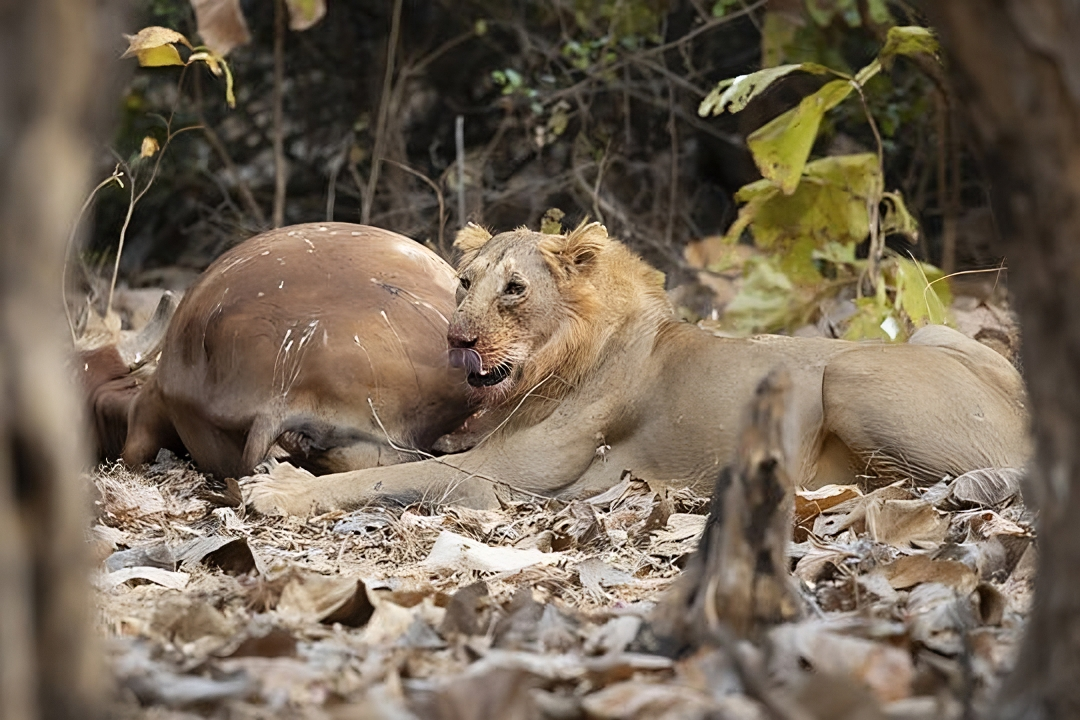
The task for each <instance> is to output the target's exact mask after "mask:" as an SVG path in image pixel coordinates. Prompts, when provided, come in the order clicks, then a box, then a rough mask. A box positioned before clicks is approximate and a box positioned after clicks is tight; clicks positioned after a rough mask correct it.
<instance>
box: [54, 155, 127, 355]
mask: <svg viewBox="0 0 1080 720" xmlns="http://www.w3.org/2000/svg"><path fill="white" fill-rule="evenodd" d="M123 176H124V173H123V172H122V171H121V170H120V165H119V164H118V165H117V166H116V167H115V168H113V171H112V175H110V176H109V177H107V178H105V179H104V180H102V181H101V182H99V183H98V184H97V185H96V186H95V187H94V189H93V190H91V191H90V194H89V195H87V196H86V201H85V202H84V203H83V204H82V207H81V208H79V214H78V215H76V216H75V222H73V223H72V224H71V233H70V234H68V239H67V246H66V247H65V248H64V269H63V270H62V271H61V273H60V297H61V298H62V299H63V301H64V315H65V316H66V317H67V322H68V329H69V330H71V342H72V343H76V342H78V340H79V338H78V337H77V336H76V333H75V321H74V320H73V319H72V317H71V308H70V307H68V301H67V274H68V272H67V270H68V259H69V258H70V257H71V247H72V246H73V245H74V244H75V234H76V233H78V231H79V225H80V224H81V223H82V218H83V215H85V214H86V211H87V209H89V207H90V203H92V202H93V201H94V197H95V196H96V195H97V194H98V191H99V190H101V189H102V188H104V187H105V186H106V185H108V184H109V183H111V182H115V183H116V184H117V185H119V186H120V187H124V182H123V181H122V180H121V179H120V178H122V177H123Z"/></svg>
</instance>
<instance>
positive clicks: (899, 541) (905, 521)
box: [865, 499, 949, 547]
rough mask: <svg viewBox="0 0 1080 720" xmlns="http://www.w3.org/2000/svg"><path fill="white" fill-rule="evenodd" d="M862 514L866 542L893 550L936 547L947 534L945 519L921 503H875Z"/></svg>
mask: <svg viewBox="0 0 1080 720" xmlns="http://www.w3.org/2000/svg"><path fill="white" fill-rule="evenodd" d="M865 512H866V518H865V522H866V531H867V533H868V534H869V535H870V538H871V539H872V540H874V541H875V542H880V543H885V544H886V545H892V546H894V547H909V546H910V545H911V544H912V543H918V542H922V543H940V542H941V541H943V540H944V539H945V534H946V533H947V532H948V531H949V518H948V517H947V516H946V515H945V514H944V513H941V512H938V510H936V509H935V508H934V506H933V505H931V504H930V503H928V502H926V501H924V500H879V499H875V500H871V501H870V502H868V503H867V505H866V509H865Z"/></svg>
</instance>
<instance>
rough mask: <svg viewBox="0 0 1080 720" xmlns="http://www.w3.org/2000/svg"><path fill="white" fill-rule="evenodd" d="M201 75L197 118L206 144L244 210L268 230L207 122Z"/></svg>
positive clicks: (196, 91)
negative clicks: (215, 156) (227, 178)
mask: <svg viewBox="0 0 1080 720" xmlns="http://www.w3.org/2000/svg"><path fill="white" fill-rule="evenodd" d="M201 77H202V76H201V75H200V74H199V73H197V72H196V73H195V116H196V118H197V119H198V121H199V124H200V125H202V127H203V135H204V136H205V137H206V142H208V143H209V144H210V147H211V148H212V149H213V150H214V152H215V153H217V156H218V159H219V160H221V164H222V165H224V166H225V173H226V174H227V175H228V176H229V180H231V181H232V183H233V184H234V185H235V186H236V192H237V193H239V194H240V201H241V202H242V203H244V208H245V209H246V210H247V211H248V212H249V213H250V214H251V217H252V218H254V220H255V223H256V224H257V225H258V226H259V229H260V230H262V229H265V228H266V215H265V214H264V213H263V211H262V208H261V207H259V203H257V202H256V201H255V196H254V195H253V194H252V193H251V188H250V187H249V186H248V184H247V181H245V180H244V178H243V176H241V174H240V171H239V170H238V169H237V167H236V163H235V162H233V159H232V156H230V155H229V151H228V149H227V148H226V147H225V143H224V142H222V140H221V136H220V135H218V134H217V132H216V131H215V130H214V129H213V128H212V127H210V123H208V122H207V121H206V115H205V114H204V113H203V94H202V80H201Z"/></svg>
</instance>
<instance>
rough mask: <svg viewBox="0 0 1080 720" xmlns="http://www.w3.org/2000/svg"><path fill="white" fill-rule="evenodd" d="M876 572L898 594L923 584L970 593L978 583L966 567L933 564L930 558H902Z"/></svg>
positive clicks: (949, 562) (942, 562)
mask: <svg viewBox="0 0 1080 720" xmlns="http://www.w3.org/2000/svg"><path fill="white" fill-rule="evenodd" d="M875 572H878V573H881V575H882V576H884V577H885V579H886V580H888V581H889V584H890V585H891V586H892V587H893V588H895V589H897V590H903V589H904V588H910V587H914V586H916V585H919V584H922V583H939V584H941V585H945V586H948V587H951V588H954V589H956V590H958V591H960V592H963V593H969V592H971V591H972V590H974V589H975V586H976V585H977V584H978V582H979V577H978V575H977V574H976V573H975V571H974V570H973V569H972V568H970V567H968V566H967V565H965V564H964V563H962V562H959V561H957V560H934V559H931V558H930V557H929V556H928V555H908V556H905V557H899V558H897V559H896V560H894V561H893V562H891V563H889V564H888V565H884V566H882V567H880V568H878V569H877V570H876V571H875Z"/></svg>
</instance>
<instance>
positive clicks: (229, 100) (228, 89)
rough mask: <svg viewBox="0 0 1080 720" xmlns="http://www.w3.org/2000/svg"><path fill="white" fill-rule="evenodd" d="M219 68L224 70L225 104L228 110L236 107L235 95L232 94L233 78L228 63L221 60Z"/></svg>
mask: <svg viewBox="0 0 1080 720" xmlns="http://www.w3.org/2000/svg"><path fill="white" fill-rule="evenodd" d="M221 67H222V68H224V69H225V103H226V104H227V105H228V106H229V108H230V109H232V108H235V107H236V95H234V94H233V76H232V70H230V69H229V63H227V62H225V60H221Z"/></svg>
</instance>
